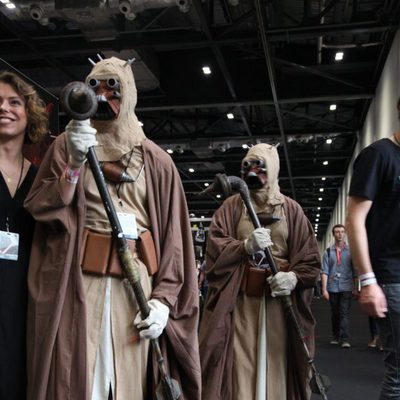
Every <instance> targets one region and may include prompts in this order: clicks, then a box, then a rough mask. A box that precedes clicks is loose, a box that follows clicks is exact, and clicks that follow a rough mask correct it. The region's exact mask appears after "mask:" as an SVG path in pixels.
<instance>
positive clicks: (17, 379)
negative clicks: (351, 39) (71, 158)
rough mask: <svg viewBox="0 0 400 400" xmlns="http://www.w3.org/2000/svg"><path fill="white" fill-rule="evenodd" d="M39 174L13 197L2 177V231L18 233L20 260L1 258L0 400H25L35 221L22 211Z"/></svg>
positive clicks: (29, 176) (31, 174) (32, 170)
mask: <svg viewBox="0 0 400 400" xmlns="http://www.w3.org/2000/svg"><path fill="white" fill-rule="evenodd" d="M35 174H36V167H34V166H33V165H31V166H30V168H29V170H28V173H27V174H26V176H25V178H24V180H23V182H22V183H21V185H20V186H19V188H18V189H17V191H16V193H15V195H14V197H11V195H10V192H9V191H8V187H7V184H6V182H5V180H4V178H3V175H2V174H0V230H2V231H6V230H7V228H6V221H7V218H8V224H9V231H10V232H14V233H18V234H19V249H18V260H17V261H14V260H4V259H0V399H10V400H11V399H12V400H26V308H27V271H28V264H29V254H30V249H31V244H32V236H33V229H34V220H33V218H32V217H31V216H30V214H29V213H28V212H27V211H26V210H25V209H24V208H23V203H24V200H25V198H26V196H27V194H28V192H29V189H30V187H31V185H32V183H33V179H34V177H35Z"/></svg>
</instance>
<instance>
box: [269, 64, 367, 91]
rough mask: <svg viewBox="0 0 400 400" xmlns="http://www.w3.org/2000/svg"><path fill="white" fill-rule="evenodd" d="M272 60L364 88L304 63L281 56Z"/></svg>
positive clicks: (347, 84)
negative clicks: (284, 58)
mask: <svg viewBox="0 0 400 400" xmlns="http://www.w3.org/2000/svg"><path fill="white" fill-rule="evenodd" d="M273 60H274V62H276V63H278V64H282V65H287V66H289V67H293V68H296V69H299V70H301V71H303V72H308V73H309V74H312V75H318V76H321V77H322V78H326V79H329V80H331V81H334V82H339V83H343V84H344V85H346V86H351V87H354V88H357V89H361V90H366V88H365V87H363V86H360V85H357V84H355V83H353V82H350V81H347V80H345V79H341V78H338V77H337V76H335V75H332V74H330V73H328V72H322V71H319V70H318V69H316V68H311V67H306V66H305V65H301V64H296V63H294V62H291V61H286V60H282V59H281V58H273Z"/></svg>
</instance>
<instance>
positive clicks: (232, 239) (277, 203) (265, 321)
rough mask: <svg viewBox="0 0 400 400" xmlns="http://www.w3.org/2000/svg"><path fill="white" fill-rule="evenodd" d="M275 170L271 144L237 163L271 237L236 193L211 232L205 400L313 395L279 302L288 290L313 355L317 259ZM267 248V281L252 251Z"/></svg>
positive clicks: (203, 341)
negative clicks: (271, 264)
mask: <svg viewBox="0 0 400 400" xmlns="http://www.w3.org/2000/svg"><path fill="white" fill-rule="evenodd" d="M278 173H279V156H278V153H277V151H276V148H275V147H274V146H270V145H267V144H259V145H256V146H254V147H252V148H251V149H250V150H249V152H248V154H247V155H246V157H245V158H244V160H243V161H242V175H243V179H244V180H245V181H247V183H248V185H249V187H250V188H253V189H252V190H251V197H252V201H253V204H254V207H255V209H256V212H257V213H258V215H259V216H260V220H261V221H262V220H264V225H265V226H266V227H267V228H269V229H270V233H269V232H268V231H267V230H266V229H264V228H258V229H256V230H254V227H253V225H252V222H251V220H250V218H249V215H248V214H247V212H246V208H245V206H244V204H243V202H242V200H241V198H240V196H239V195H234V196H232V197H230V198H228V199H227V200H226V201H225V202H224V203H223V205H222V206H221V207H220V208H219V210H218V211H217V212H216V213H215V215H214V217H213V220H212V223H211V225H210V228H209V235H208V243H207V248H206V265H207V279H208V281H209V292H208V296H207V301H206V304H205V307H204V311H203V318H202V321H201V326H200V355H201V364H202V378H203V381H202V384H203V399H204V400H205V399H213V400H220V399H221V400H222V399H223V400H240V399H244V398H246V399H251V400H266V399H268V400H284V399H287V400H305V399H309V398H310V396H311V393H310V390H309V388H308V382H309V379H310V371H309V368H308V367H307V360H306V356H305V354H304V352H303V349H302V347H301V346H300V345H299V341H298V337H297V335H295V334H294V333H293V334H292V333H291V330H290V328H289V327H288V326H287V321H286V320H285V317H284V311H283V308H282V307H281V303H280V301H279V299H278V298H276V297H279V296H280V295H288V294H290V293H291V297H292V301H293V307H294V309H295V311H296V314H297V316H298V317H299V322H300V324H301V326H302V329H303V331H304V334H305V338H306V342H307V346H308V349H309V350H310V353H311V354H313V352H314V325H315V321H314V318H313V316H312V313H311V309H310V305H311V300H312V287H313V285H314V284H315V281H316V279H317V277H318V275H319V272H320V267H321V265H320V256H319V252H318V248H317V243H316V240H315V235H314V233H313V231H312V227H311V224H310V222H309V221H308V220H307V218H306V217H305V215H304V213H303V211H302V209H301V207H300V206H299V204H298V203H296V202H295V201H294V200H292V199H290V198H288V197H286V196H284V195H282V194H281V193H280V190H279V185H278ZM271 242H272V243H271ZM267 246H271V250H272V254H273V256H274V258H275V260H276V263H277V265H278V267H279V269H280V272H279V273H278V274H277V275H275V276H274V277H273V278H272V280H271V279H270V278H269V277H268V275H269V274H268V267H267V266H265V265H263V263H264V264H265V260H262V259H261V260H260V259H259V257H258V254H257V253H258V250H262V249H264V248H265V247H267ZM267 279H268V280H269V281H270V285H271V288H270V286H269V284H268V283H267ZM271 289H272V292H271ZM273 296H275V297H273Z"/></svg>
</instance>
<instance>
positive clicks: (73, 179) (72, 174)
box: [64, 165, 80, 184]
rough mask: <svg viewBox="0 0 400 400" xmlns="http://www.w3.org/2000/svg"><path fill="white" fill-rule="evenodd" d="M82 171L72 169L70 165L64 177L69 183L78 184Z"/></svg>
mask: <svg viewBox="0 0 400 400" xmlns="http://www.w3.org/2000/svg"><path fill="white" fill-rule="evenodd" d="M79 173H80V169H75V168H71V167H70V166H69V165H67V167H66V168H65V171H64V177H65V180H66V181H67V182H69V183H74V184H77V183H78V179H79Z"/></svg>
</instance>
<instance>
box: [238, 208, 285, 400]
mask: <svg viewBox="0 0 400 400" xmlns="http://www.w3.org/2000/svg"><path fill="white" fill-rule="evenodd" d="M256 211H257V212H268V213H271V214H273V215H274V216H276V217H279V218H280V221H279V222H276V223H274V224H272V225H270V226H268V228H270V229H271V239H272V242H273V243H274V245H273V246H272V254H273V256H274V257H275V260H276V262H277V265H278V267H279V266H283V265H287V264H288V260H287V257H288V246H287V238H288V227H287V222H286V217H285V215H284V212H283V207H282V205H281V204H277V205H275V206H271V205H268V206H266V207H265V209H257V210H256ZM252 230H254V227H253V225H252V222H251V221H250V219H249V217H248V215H247V213H246V211H245V209H243V211H242V215H241V218H240V221H239V225H238V230H237V234H238V239H240V240H244V239H246V238H247V237H248V235H249V234H250V233H251V231H252ZM261 301H262V298H261V297H260V298H257V297H252V296H247V295H245V294H243V293H240V294H239V296H238V299H237V301H236V305H235V311H234V323H235V333H234V345H233V352H234V364H233V365H234V371H233V395H234V399H235V400H241V399H252V400H267V399H268V400H282V399H283V398H286V387H287V384H286V376H287V364H286V359H287V354H286V347H287V336H286V322H285V317H284V312H283V309H282V306H281V303H280V301H279V299H273V298H271V297H270V296H267V298H266V319H265V318H264V315H260V309H261ZM263 321H264V322H263ZM265 321H266V325H265ZM263 326H265V329H266V338H267V348H266V349H264V348H263V347H260V346H261V343H260V341H259V336H262V332H260V331H259V327H261V329H262V327H263ZM265 355H266V356H267V360H264V361H262V360H259V357H265ZM263 364H264V365H265V364H266V365H267V376H266V377H265V378H264V384H265V385H266V387H267V389H266V391H267V397H266V399H260V398H257V394H256V393H257V382H258V384H259V385H262V384H263V383H262V382H263V379H262V377H260V376H259V377H257V366H258V365H263ZM282 377H283V379H282ZM258 392H259V393H262V390H259V391H258Z"/></svg>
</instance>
